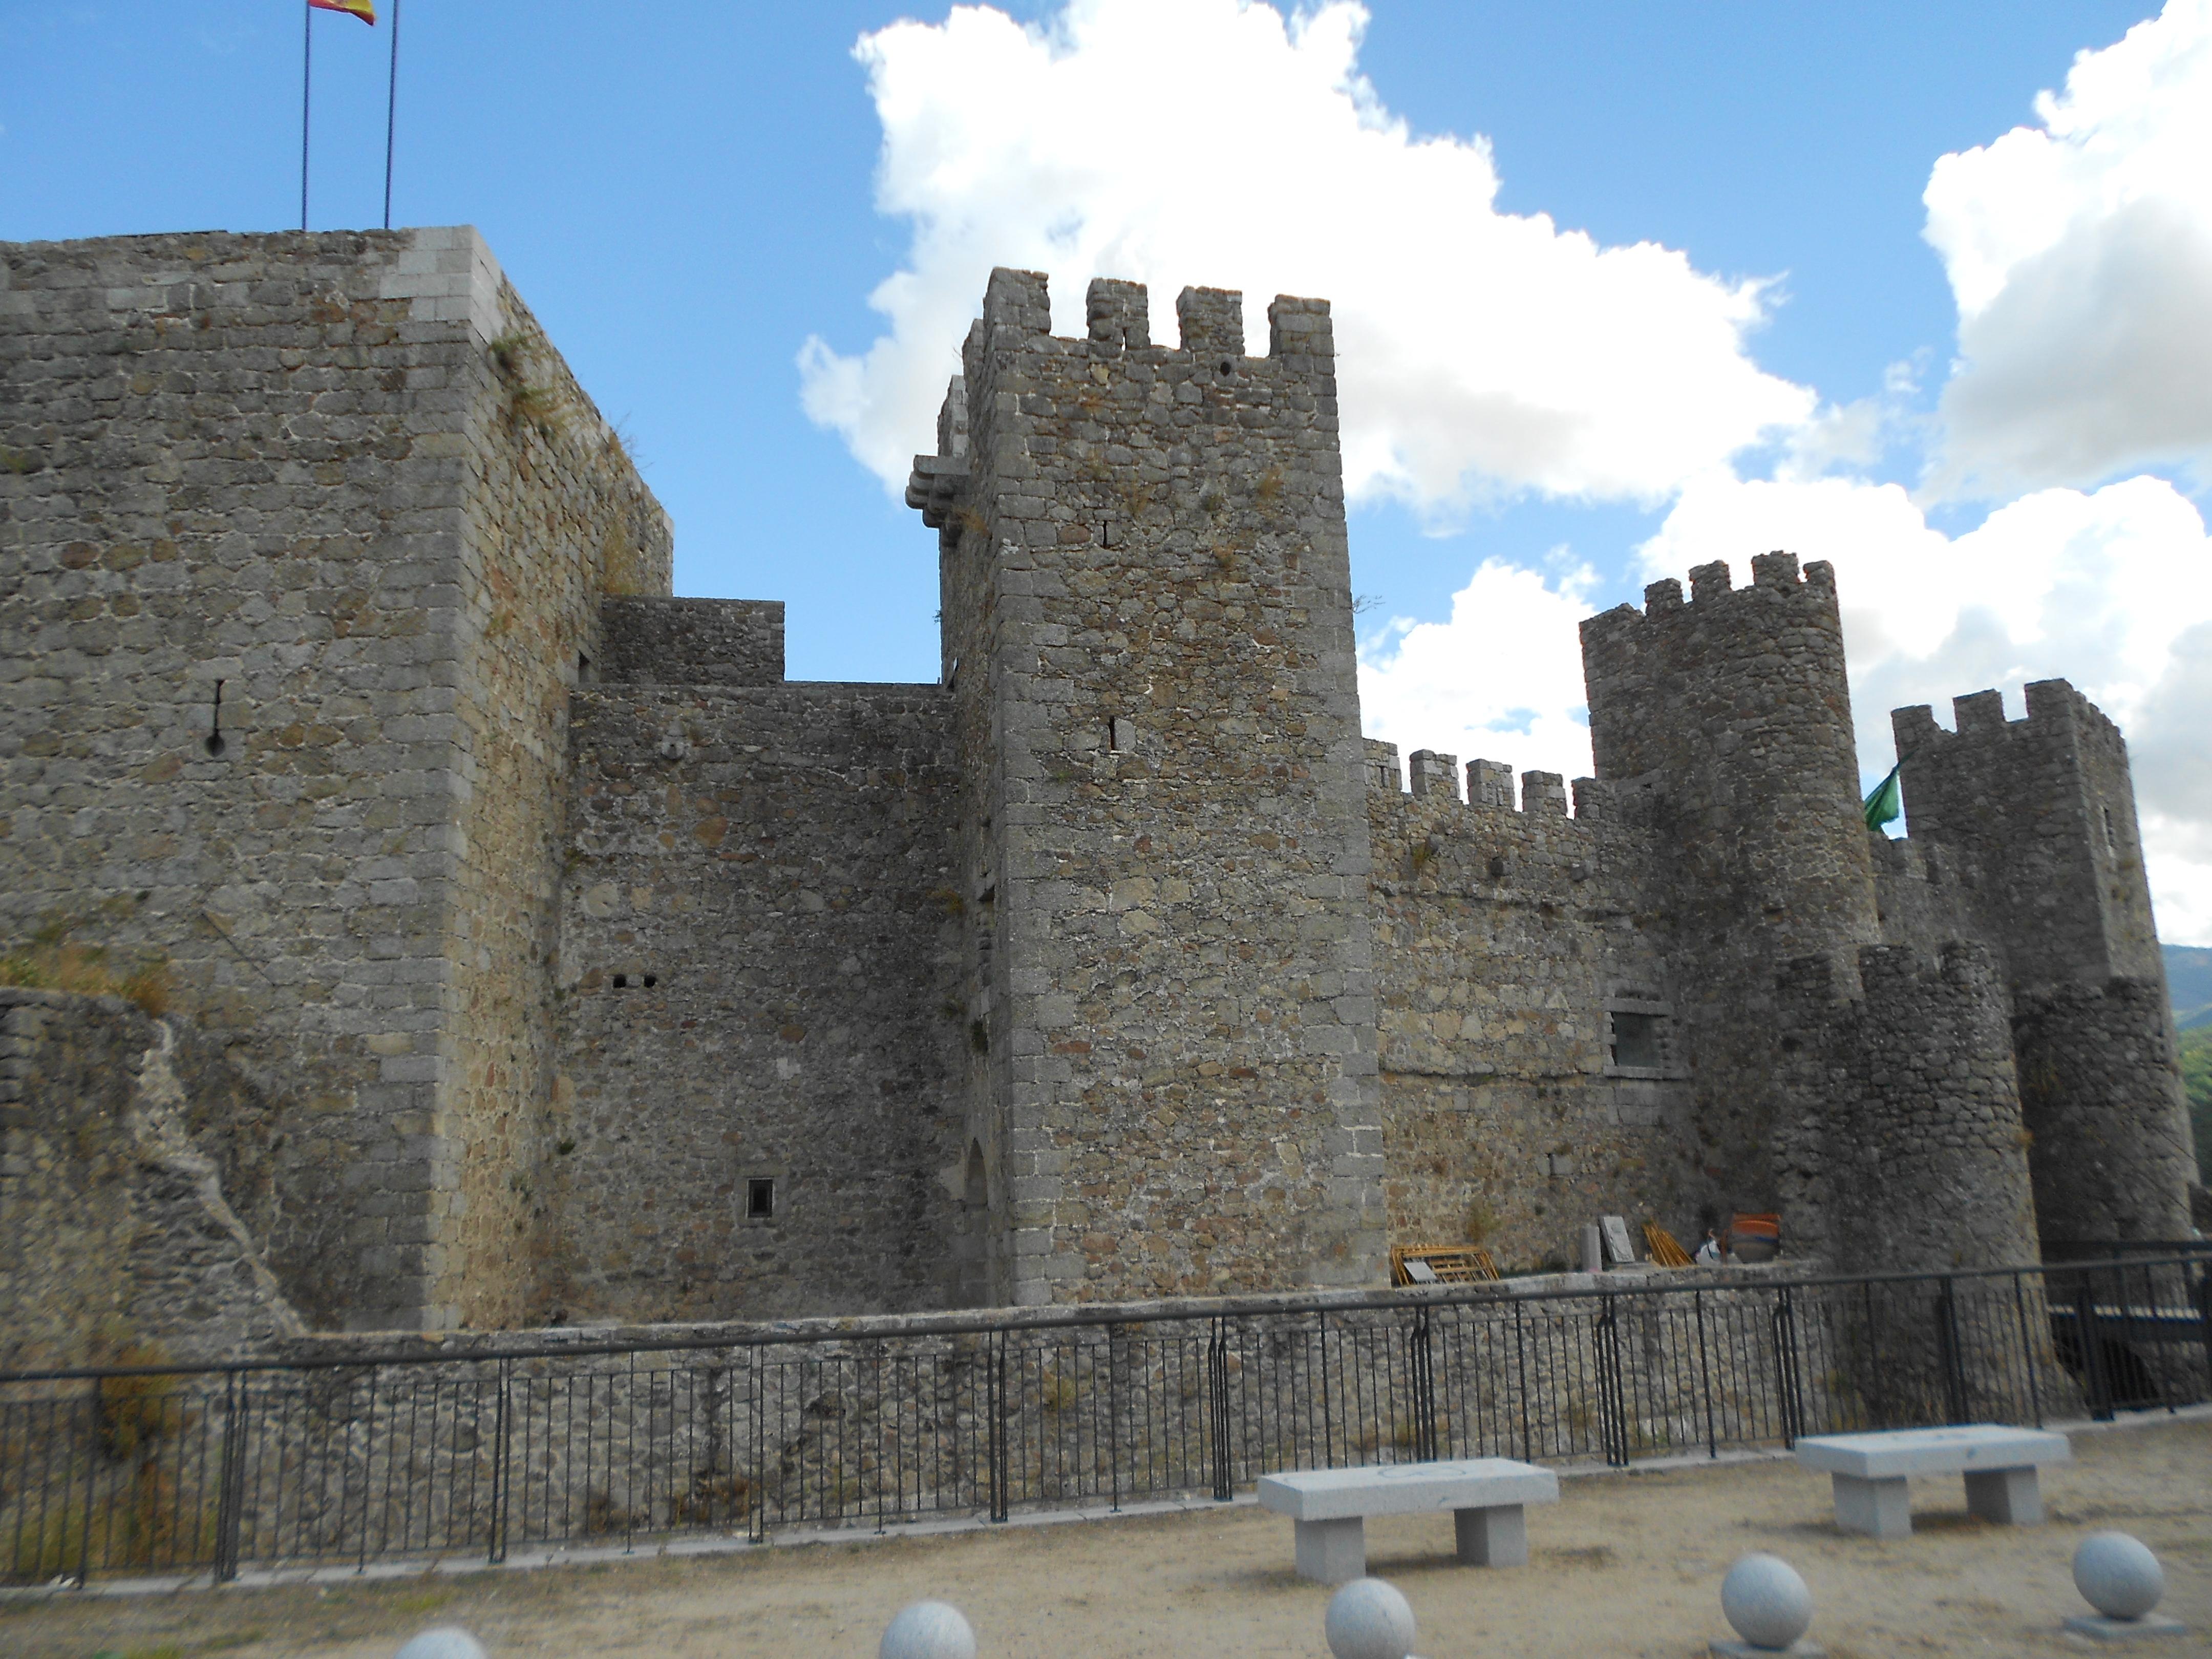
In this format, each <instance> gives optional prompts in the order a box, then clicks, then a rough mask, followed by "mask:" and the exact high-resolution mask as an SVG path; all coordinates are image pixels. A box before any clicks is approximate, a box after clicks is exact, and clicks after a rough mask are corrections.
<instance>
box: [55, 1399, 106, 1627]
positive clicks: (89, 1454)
mask: <svg viewBox="0 0 2212 1659" xmlns="http://www.w3.org/2000/svg"><path fill="white" fill-rule="evenodd" d="M84 1405H85V1413H84V1426H85V1436H84V1443H85V1460H84V1514H83V1515H82V1516H81V1517H80V1518H79V1525H78V1529H77V1540H76V1587H77V1588H78V1589H83V1588H84V1586H85V1581H86V1580H87V1579H88V1578H89V1577H92V1500H93V1495H94V1493H95V1492H98V1491H99V1490H100V1378H98V1377H96V1376H95V1377H94V1378H93V1379H92V1391H91V1393H89V1394H88V1395H86V1396H85V1401H84ZM66 1536H67V1534H64V1537H66ZM64 1547H66V1546H64Z"/></svg>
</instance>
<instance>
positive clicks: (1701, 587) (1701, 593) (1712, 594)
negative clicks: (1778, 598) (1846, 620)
mask: <svg viewBox="0 0 2212 1659" xmlns="http://www.w3.org/2000/svg"><path fill="white" fill-rule="evenodd" d="M1770 594H1783V595H1794V596H1801V597H1802V598H1804V599H1809V600H1811V601H1813V602H1814V603H1815V604H1821V605H1826V606H1828V607H1830V608H1833V606H1834V605H1835V602H1836V597H1835V596H1836V568H1835V567H1834V566H1833V565H1832V564H1830V563H1829V562H1827V561H1826V559H1814V561H1813V562H1811V563H1809V564H1808V565H1806V566H1805V567H1804V568H1803V569H1802V571H1800V570H1799V568H1798V565H1797V556H1796V554H1795V553H1783V552H1775V553H1758V554H1753V556H1752V561H1751V586H1749V587H1738V586H1735V578H1734V576H1733V574H1732V573H1731V572H1730V571H1729V567H1728V562H1727V561H1725V560H1723V559H1716V560H1714V561H1713V562H1711V564H1701V565H1699V566H1697V567H1695V568H1692V570H1691V572H1690V597H1689V599H1688V600H1687V601H1686V602H1685V600H1684V599H1683V598H1682V584H1681V583H1680V582H1679V581H1677V580H1675V579H1674V577H1672V576H1668V577H1665V578H1663V579H1662V580H1658V581H1656V582H1652V583H1650V584H1649V585H1648V586H1646V587H1645V588H1644V609H1643V610H1641V611H1638V609H1637V608H1636V607H1635V606H1634V605H1615V606H1614V607H1613V609H1612V610H1610V611H1601V612H1600V613H1599V614H1598V615H1596V616H1595V617H1589V619H1588V620H1586V621H1585V622H1584V623H1583V649H1584V651H1585V653H1587V651H1588V650H1589V643H1590V641H1591V639H1592V637H1593V635H1595V636H1596V637H1598V638H1601V639H1610V638H1613V637H1617V636H1619V635H1621V634H1622V633H1623V632H1624V631H1625V630H1626V629H1632V628H1634V627H1637V626H1638V625H1639V624H1643V625H1650V624H1652V623H1675V624H1677V625H1689V626H1695V625H1697V624H1699V623H1704V622H1706V621H1709V620H1710V619H1711V617H1712V614H1713V611H1714V609H1715V608H1717V607H1722V606H1735V605H1741V604H1742V603H1743V601H1744V600H1745V599H1747V598H1752V597H1753V596H1759V597H1760V598H1761V599H1763V597H1764V596H1765V595H1770ZM1755 602H1757V601H1756V600H1755ZM1701 607H1702V608H1701Z"/></svg>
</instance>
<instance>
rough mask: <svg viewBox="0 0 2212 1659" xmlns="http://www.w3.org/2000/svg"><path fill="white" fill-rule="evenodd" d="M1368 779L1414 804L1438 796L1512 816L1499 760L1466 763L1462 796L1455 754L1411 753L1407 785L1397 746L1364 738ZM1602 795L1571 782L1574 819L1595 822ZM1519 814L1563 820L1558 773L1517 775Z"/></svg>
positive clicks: (1593, 783)
mask: <svg viewBox="0 0 2212 1659" xmlns="http://www.w3.org/2000/svg"><path fill="white" fill-rule="evenodd" d="M1364 743H1365V752H1366V767H1367V781H1368V787H1370V788H1371V789H1379V790H1381V791H1383V792H1384V793H1390V794H1410V795H1411V796H1412V797H1413V799H1416V800H1423V799H1431V798H1434V797H1437V796H1442V797H1443V798H1444V799H1449V800H1453V801H1460V802H1462V803H1463V804H1464V805H1468V806H1477V807H1484V808H1488V809H1491V810H1492V811H1506V812H1511V811H1516V807H1515V806H1514V804H1513V769H1512V768H1511V767H1510V766H1508V765H1507V764H1506V763H1504V762H1503V761H1492V760H1471V761H1469V762H1468V763H1467V769H1466V772H1467V793H1466V794H1465V795H1462V794H1461V793H1460V764H1459V757H1458V756H1456V755H1445V754H1440V753H1438V752H1437V750H1433V749H1416V750H1414V751H1413V753H1412V754H1411V755H1409V756H1408V757H1407V765H1408V767H1409V768H1410V769H1411V773H1412V781H1411V784H1410V787H1408V785H1407V784H1406V783H1403V782H1401V781H1400V777H1401V775H1400V772H1399V769H1398V745H1397V744H1395V743H1380V742H1377V741H1376V739H1375V738H1366V739H1364ZM1602 795H1603V791H1602V790H1601V788H1600V787H1599V785H1598V782H1597V780H1596V779H1595V778H1577V779H1576V780H1575V783H1574V803H1575V816H1576V817H1578V818H1595V817H1598V816H1599V813H1600V810H1601V809H1600V805H1599V803H1600V801H1601V799H1602ZM1517 810H1518V811H1522V812H1524V813H1528V814H1531V815H1537V816H1544V817H1566V816H1567V781H1566V778H1565V775H1562V774H1560V773H1558V772H1525V773H1523V774H1522V777H1521V804H1520V806H1519V807H1518V809H1517Z"/></svg>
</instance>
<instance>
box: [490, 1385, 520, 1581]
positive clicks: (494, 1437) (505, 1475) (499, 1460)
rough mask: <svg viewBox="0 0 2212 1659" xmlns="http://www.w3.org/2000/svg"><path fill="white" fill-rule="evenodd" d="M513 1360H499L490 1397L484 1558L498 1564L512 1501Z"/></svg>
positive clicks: (504, 1548)
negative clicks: (509, 1391) (509, 1370)
mask: <svg viewBox="0 0 2212 1659" xmlns="http://www.w3.org/2000/svg"><path fill="white" fill-rule="evenodd" d="M512 1363H513V1362H512V1361H510V1360H508V1359H506V1358H501V1360H500V1362H499V1383H498V1388H499V1395H498V1398H497V1399H496V1400H495V1401H493V1405H492V1419H491V1526H490V1539H489V1542H488V1543H487V1544H486V1546H485V1547H484V1561H485V1563H486V1564H487V1565H490V1566H497V1565H499V1564H500V1563H501V1562H502V1561H504V1560H506V1559H507V1506H508V1504H509V1503H510V1502H511V1501H512V1499H511V1498H510V1497H509V1495H508V1492H507V1482H508V1480H509V1479H510V1478H511V1475H510V1472H509V1470H508V1468H507V1442H508V1437H509V1436H510V1434H511V1433H512V1430H511V1429H510V1427H509V1425H508V1422H507V1368H508V1366H509V1365H510V1364H512Z"/></svg>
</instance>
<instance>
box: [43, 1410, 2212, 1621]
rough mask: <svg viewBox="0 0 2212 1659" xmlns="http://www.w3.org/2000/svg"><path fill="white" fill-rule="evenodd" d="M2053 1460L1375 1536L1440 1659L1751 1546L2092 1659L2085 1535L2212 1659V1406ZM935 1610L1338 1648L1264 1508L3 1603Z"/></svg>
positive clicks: (1374, 1566)
mask: <svg viewBox="0 0 2212 1659" xmlns="http://www.w3.org/2000/svg"><path fill="white" fill-rule="evenodd" d="M2074 1449H2075V1461H2074V1462H2072V1463H2070V1464H2066V1465H2063V1466H2060V1467H2057V1468H2051V1469H2047V1470H2045V1474H2044V1497H2045V1507H2046V1509H2047V1510H2048V1511H2049V1514H2050V1520H2049V1523H2048V1524H2046V1525H2045V1526H2042V1527H2029V1528H2013V1527H1993V1526H1989V1525H1985V1524H1984V1523H1983V1522H1978V1521H1975V1520H1972V1518H1970V1517H1969V1516H1967V1515H1966V1511H1965V1498H1964V1493H1963V1491H1962V1489H1961V1484H1960V1482H1959V1481H1958V1480H1955V1479H1954V1480H1927V1481H1919V1480H1916V1481H1915V1482H1913V1510H1914V1518H1915V1527H1916V1531H1915V1534H1914V1535H1913V1536H1912V1537H1911V1538H1910V1539H1906V1540H1902V1541H1896V1542H1891V1543H1884V1542H1880V1541H1875V1540H1873V1539H1869V1538H1862V1537H1856V1536H1847V1535H1845V1534H1841V1533H1839V1532H1838V1531H1837V1530H1836V1528H1835V1526H1834V1524H1833V1522H1832V1519H1831V1516H1830V1511H1829V1506H1828V1482H1827V1480H1826V1477H1824V1476H1819V1475H1814V1474H1806V1473H1804V1472H1802V1471H1801V1470H1800V1469H1798V1468H1797V1467H1796V1465H1795V1464H1794V1463H1791V1462H1753V1463H1735V1464H1723V1465H1720V1466H1717V1467H1709V1468H1686V1469H1662V1470H1650V1471H1644V1472H1636V1471H1628V1472H1625V1473H1620V1474H1600V1475H1591V1476H1588V1477H1578V1478H1576V1479H1572V1480H1567V1481H1565V1482H1564V1483H1563V1485H1562V1496H1561V1500H1560V1502H1559V1504H1558V1505H1557V1507H1555V1508H1554V1507H1547V1508H1543V1509H1539V1510H1531V1511H1530V1512H1529V1516H1528V1534H1529V1543H1530V1547H1531V1552H1532V1560H1531V1563H1530V1565H1529V1566H1528V1568H1527V1569H1525V1570H1521V1571H1486V1570H1482V1569H1471V1568H1461V1567H1457V1566H1455V1565H1453V1564H1452V1561H1451V1548H1452V1528H1451V1520H1450V1517H1449V1516H1420V1517H1417V1518H1404V1519H1389V1520H1383V1521H1379V1522H1370V1523H1369V1526H1368V1532H1367V1537H1368V1570H1369V1571H1370V1572H1374V1573H1376V1574H1377V1575H1379V1576H1381V1577H1387V1578H1389V1579H1390V1580H1392V1581H1393V1582H1394V1583H1396V1584H1397V1585H1398V1586H1399V1588H1401V1589H1403V1590H1404V1591H1405V1593H1406V1595H1407V1599H1408V1600H1410V1601H1412V1603H1413V1611H1414V1613H1415V1616H1416V1617H1417V1618H1418V1619H1419V1623H1420V1639H1419V1644H1418V1645H1417V1648H1416V1651H1417V1652H1419V1653H1420V1654H1423V1655H1425V1656H1428V1659H1459V1656H1466V1659H1474V1656H1476V1655H1480V1656H1483V1659H1505V1656H1528V1659H1534V1656H1550V1655H1558V1656H1561V1659H1565V1656H1576V1659H1581V1656H1585V1655H1588V1656H1608V1659H1612V1656H1622V1659H1626V1656H1630V1655H1635V1656H1648V1659H1686V1656H1691V1655H1702V1654H1703V1653H1704V1652H1705V1644H1706V1643H1707V1642H1708V1641H1709V1640H1711V1638H1715V1637H1724V1636H1726V1635H1728V1634H1729V1631H1728V1628H1727V1626H1726V1624H1725V1622H1724V1621H1723V1619H1722V1617H1721V1613H1720V1599H1719V1588H1720V1580H1721V1575H1722V1574H1723V1572H1724V1571H1726V1570H1727V1568H1728V1565H1729V1562H1730V1561H1732V1560H1734V1559H1735V1558H1736V1557H1737V1556H1738V1555H1741V1554H1742V1553H1745V1552H1747V1551H1749V1550H1754V1549H1765V1550H1771V1551H1772V1552H1774V1553H1777V1554H1779V1555H1781V1556H1783V1557H1784V1558H1786V1559H1789V1560H1790V1562H1792V1563H1793V1564H1794V1565H1796V1567H1797V1569H1798V1571H1801V1572H1802V1573H1803V1574H1804V1576H1805V1579H1806V1582H1807V1583H1808V1584H1809V1585H1810V1586H1811V1587H1812V1591H1813V1601H1814V1620H1813V1629H1812V1632H1811V1637H1812V1639H1813V1640H1814V1641H1816V1642H1819V1643H1820V1644H1824V1645H1825V1646H1826V1649H1827V1650H1828V1652H1829V1653H1830V1655H1832V1656H1833V1659H1877V1656H1888V1655H1911V1656H1916V1659H1918V1656H1942V1655H1967V1654H1973V1655H2007V1656H2010V1655H2022V1656H2033V1655H2041V1654H2076V1655H2079V1654H2082V1653H2086V1652H2090V1651H2098V1650H2101V1649H2100V1648H2097V1647H2093V1645H2092V1644H2088V1643H2087V1642H2085V1641H2083V1640H2082V1639H2081V1638H2075V1637H2069V1636H2066V1635H2063V1634H2062V1633H2061V1620H2063V1618H2064V1617H2065V1616H2066V1615H2067V1614H2069V1613H2080V1612H2086V1611H2087V1607H2086V1606H2085V1605H2084V1604H2083V1603H2082V1602H2081V1600H2080V1598H2079V1597H2078V1596H2077V1595H2076V1594H2075V1590H2074V1587H2073V1583H2072V1581H2071V1578H2070V1577H2069V1572H2068V1563H2069V1560H2070V1559H2071V1557H2072V1554H2073V1550H2074V1547H2075V1543H2076V1542H2077V1541H2079V1540H2080V1539H2081V1537H2082V1536H2083V1535H2084V1534H2087V1533H2090V1532H2094V1531H2099V1530H2101V1529H2104V1528H2118V1529H2120V1530H2123V1531H2126V1532H2130V1533H2133V1534H2136V1536H2137V1537H2139V1538H2141V1539H2142V1541H2144V1542H2146V1543H2147V1544H2148V1545H2149V1546H2150V1547H2152V1548H2153V1549H2154V1550H2155V1551H2156V1552H2157V1553H2158V1554H2159V1556H2160V1559H2161V1560H2163V1561H2164V1562H2165V1564H2166V1601H2165V1604H2164V1606H2163V1607H2161V1609H2160V1611H2161V1612H2164V1613H2169V1614H2171V1615H2172V1616H2174V1617H2176V1618H2179V1619H2180V1620H2184V1621H2185V1623H2186V1624H2187V1625H2188V1626H2190V1627H2191V1628H2190V1632H2189V1633H2188V1634H2187V1635H2186V1636H2185V1637H2183V1638H2179V1639H2178V1640H2170V1641H2163V1642H2157V1643H2151V1644H2144V1645H2143V1646H2142V1647H2140V1648H2130V1649H2127V1650H2131V1651H2142V1652H2146V1653H2157V1654H2162V1655H2206V1656H2212V1419H2207V1418H2203V1417H2197V1418H2195V1419H2184V1420H2181V1421H2173V1420H2168V1419H2158V1420H2154V1421H2150V1422H2147V1423H2138V1424H2136V1425H2130V1426H2126V1427H2123V1428H2119V1429H2116V1430H2112V1431H2104V1432H2095V1433H2082V1434H2078V1435H2076V1436H2075V1442H2074ZM925 1596H934V1597H939V1598H941V1599H944V1600H946V1601H952V1602H954V1603H956V1604H957V1606H959V1607H961V1608H962V1609H963V1611H964V1612H965V1613H967V1614H968V1616H969V1620H971V1621H972V1622H973V1624H974V1625H975V1631H976V1637H977V1646H978V1651H979V1653H980V1655H981V1659H1030V1656H1035V1659H1044V1656H1048V1655H1049V1656H1053V1659H1063V1656H1069V1655H1081V1656H1098V1659H1122V1656H1128V1659H1135V1656H1140V1655H1141V1656H1152V1655H1158V1656H1167V1655H1176V1656H1178V1659H1181V1656H1196V1655H1205V1656H1209V1659H1215V1656H1218V1659H1231V1656H1244V1655H1249V1656H1255V1659H1257V1656H1261V1655H1266V1656H1268V1659H1290V1656H1303V1655H1314V1656H1326V1655H1327V1653H1328V1645H1327V1644H1326V1643H1325V1642H1324V1641H1323V1640H1322V1609H1323V1607H1325V1606H1326V1605H1327V1602H1328V1591H1326V1590H1325V1589H1322V1588H1321V1587H1320V1586H1318V1585H1315V1584H1309V1583H1304V1581H1302V1580H1300V1579H1299V1578H1297V1577H1296V1576H1295V1575H1293V1574H1292V1572H1291V1526H1290V1522H1287V1521H1285V1520H1282V1519H1279V1517H1277V1516H1273V1515H1269V1514H1267V1513H1266V1512H1265V1511H1263V1510H1258V1509H1255V1508H1253V1507H1251V1506H1250V1505H1249V1504H1240V1505H1237V1506H1233V1507H1225V1508H1222V1509H1219V1510H1200V1511H1198V1512H1194V1513H1188V1514H1176V1515H1160V1516H1142V1517H1128V1518H1121V1519H1113V1520H1103V1521H1093V1522H1079V1523H1070V1524H1062V1525H1035V1526H1012V1527H1000V1528H990V1529H988V1530H979V1531H966V1532H956V1533H948V1534H939V1535H935V1536H929V1537H905V1538H897V1537H894V1538H891V1539H888V1540H870V1541H865V1542H854V1543H836V1544H807V1545H799V1546H794V1547H776V1548H773V1549H754V1550H746V1551H742V1552H738V1553H727V1554H718V1555H696V1556H690V1557H658V1558H656V1557H648V1556H646V1555H643V1554H641V1555H639V1556H637V1557H635V1558H632V1559H626V1560H618V1561H613V1562H607V1563H604V1564H599V1565H564V1566H556V1567H549V1568H542V1569H537V1570H529V1571H523V1570H516V1569H507V1570H504V1571H478V1572H471V1573H467V1574H459V1575H456V1574H450V1573H435V1574H431V1573H426V1574H421V1575H415V1576H410V1577H404V1578H397V1579H386V1580H381V1581H378V1580H356V1581H350V1582H343V1583H313V1584H307V1583H297V1584H288V1585H283V1586H277V1587H264V1588H252V1587H234V1588H231V1589H224V1590H222V1591H210V1590H207V1589H195V1590H184V1591H175V1592H167V1593H162V1594H157V1595H134V1596H129V1597H120V1596H97V1595H91V1596H88V1595H81V1594H76V1593H72V1592H61V1593H57V1594H55V1595H51V1596H48V1597H46V1598H44V1599H40V1600H12V1601H6V1602H4V1603H0V1654H5V1655H9V1656H17V1659H49V1656H52V1659H94V1656H100V1655H108V1656H116V1659H184V1656H188V1655H197V1654H206V1653H224V1654H231V1655H236V1656H240V1659H261V1656H268V1659H276V1656H284V1659H389V1656H390V1655H391V1654H392V1651H393V1650H395V1649H396V1648H397V1647H398V1645H399V1644H400V1643H401V1641H403V1640H404V1638H406V1637H408V1636H409V1635H411V1634H412V1633H414V1632H416V1631H419V1630H422V1629H423V1628H425V1627H427V1626H433V1625H446V1624H458V1625H461V1626H465V1627H466V1628H467V1629H469V1630H470V1631H471V1632H474V1633H475V1635H476V1636H477V1638H478V1639H479V1640H480V1641H482V1642H483V1644H484V1645H485V1647H486V1649H487V1650H489V1652H490V1653H491V1654H492V1655H493V1656H495V1659H504V1656H509V1655H521V1654H564V1655H565V1654H575V1655H587V1656H608V1659H613V1656H632V1655H634V1656H641V1659H642V1656H647V1655H651V1656H655V1659H660V1656H666V1659H709V1656H712V1659H738V1656H755V1655H757V1656H763V1659H765V1656H769V1655H775V1656H789V1655H801V1654H804V1655H829V1656H851V1659H872V1656H873V1655H874V1654H875V1652H876V1644H877V1641H878V1638H879V1637H880V1635H881V1632H882V1631H883V1627H884V1624H885V1622H886V1621H887V1620H889V1619H890V1616H891V1615H892V1613H896V1611H897V1610H898V1609H899V1607H902V1606H903V1605H904V1604H905V1603H907V1602H908V1601H916V1600H920V1599H921V1598H923V1597H925Z"/></svg>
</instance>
